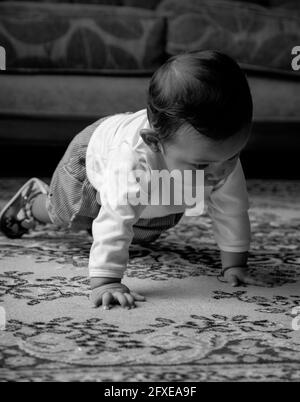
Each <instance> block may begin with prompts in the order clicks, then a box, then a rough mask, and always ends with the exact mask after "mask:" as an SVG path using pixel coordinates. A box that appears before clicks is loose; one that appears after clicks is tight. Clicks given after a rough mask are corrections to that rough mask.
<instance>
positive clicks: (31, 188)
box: [0, 178, 49, 239]
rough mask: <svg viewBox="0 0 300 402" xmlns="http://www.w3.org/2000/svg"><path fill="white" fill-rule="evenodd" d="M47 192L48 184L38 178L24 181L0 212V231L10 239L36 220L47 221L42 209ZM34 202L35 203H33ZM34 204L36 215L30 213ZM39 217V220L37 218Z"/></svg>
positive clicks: (30, 226)
mask: <svg viewBox="0 0 300 402" xmlns="http://www.w3.org/2000/svg"><path fill="white" fill-rule="evenodd" d="M48 192H49V188H48V185H47V184H46V183H44V182H42V181H41V180H39V179H36V178H33V179H31V180H29V181H28V182H27V183H25V184H24V185H23V186H22V187H21V188H20V189H19V190H18V191H17V193H16V194H15V195H14V196H13V197H12V198H11V200H10V201H9V202H8V203H7V204H6V205H5V207H4V208H3V210H2V211H1V213H0V228H1V231H2V232H3V233H4V234H5V235H6V236H7V237H10V238H12V239H16V238H20V237H22V236H23V235H24V234H26V233H28V231H29V229H32V228H33V227H34V226H35V225H36V223H37V220H38V221H41V222H45V223H46V222H49V220H48V218H49V217H48V218H47V215H46V214H45V211H44V209H43V205H44V206H46V203H45V202H44V201H45V199H46V198H47V194H48ZM35 204H36V205H35ZM33 205H35V210H36V213H37V217H35V216H33V214H32V207H33ZM39 218H41V220H39Z"/></svg>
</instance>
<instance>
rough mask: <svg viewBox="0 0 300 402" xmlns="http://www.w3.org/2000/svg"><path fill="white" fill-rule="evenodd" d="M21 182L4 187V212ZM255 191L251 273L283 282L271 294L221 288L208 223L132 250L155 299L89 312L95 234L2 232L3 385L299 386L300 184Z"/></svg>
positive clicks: (203, 220)
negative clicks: (18, 236) (15, 235)
mask: <svg viewBox="0 0 300 402" xmlns="http://www.w3.org/2000/svg"><path fill="white" fill-rule="evenodd" d="M17 184H19V182H15V183H14V184H13V185H12V187H11V186H10V185H8V184H7V182H5V183H3V182H1V181H0V189H1V190H2V191H1V200H0V204H1V205H3V202H4V201H5V200H7V199H8V198H9V196H11V194H12V192H13V189H14V188H15V187H17ZM248 184H249V192H250V199H252V208H251V214H250V215H251V222H252V228H253V245H252V249H251V254H250V260H249V265H250V267H251V271H252V272H253V273H256V274H260V275H263V276H265V277H268V278H271V279H272V284H271V285H269V286H268V287H265V288H263V287H246V286H243V287H239V288H231V287H230V286H229V285H227V284H224V283H222V281H221V278H220V277H219V274H220V261H219V254H218V250H217V247H216V245H215V243H214V239H213V237H212V235H211V222H210V220H209V218H208V217H207V216H206V215H205V216H202V217H199V218H187V217H184V218H183V219H182V221H181V222H180V223H179V224H178V225H177V226H176V227H175V228H173V229H171V230H169V231H168V232H166V233H165V234H163V235H162V236H161V238H160V239H158V240H157V241H156V242H154V243H152V244H149V245H143V246H141V245H134V246H132V247H131V250H130V262H129V265H128V269H127V272H126V277H125V279H126V281H127V282H126V283H130V284H131V283H132V285H133V288H136V287H138V286H144V290H147V291H148V295H147V296H146V297H147V299H148V300H149V301H148V302H147V303H146V304H144V303H140V304H139V305H138V308H136V309H134V310H130V311H127V312H126V311H123V310H122V309H121V308H120V307H114V308H113V309H112V310H111V311H109V312H106V313H105V312H104V311H103V310H102V309H93V308H92V307H91V305H90V302H89V281H88V277H87V264H88V257H89V249H90V246H91V241H92V238H91V236H89V234H88V233H86V232H84V231H81V232H78V233H73V232H68V231H63V230H57V229H55V228H54V227H53V226H51V225H49V226H47V228H46V230H43V228H41V227H39V228H37V230H36V231H35V232H33V233H31V234H30V235H27V236H25V238H24V239H22V240H10V239H6V238H5V237H4V236H2V235H0V306H4V307H5V309H6V310H7V322H6V328H5V330H2V331H0V380H2V381H108V382H109V381H155V382H159V381H229V380H230V381H245V380H247V381H248V380H252V381H279V380H282V381H299V379H300V368H299V360H300V331H297V330H295V329H294V328H293V326H292V322H293V320H295V319H296V318H295V314H294V310H293V309H295V308H297V307H299V306H300V292H299V281H300V247H299V242H300V236H299V233H300V217H299V210H298V208H299V204H298V200H299V196H300V191H299V192H298V191H296V190H295V189H298V190H300V186H299V183H296V182H295V186H294V187H293V191H294V193H293V197H288V194H289V189H291V183H290V182H287V183H284V182H282V183H280V185H278V183H277V184H276V185H275V186H274V185H271V184H270V183H269V182H259V183H257V182H254V181H251V182H249V183H248ZM274 188H275V191H273V190H272V189H274ZM3 189H5V191H3ZM287 198H289V200H288V202H287ZM293 202H294V204H293ZM266 205H267V206H266ZM282 205H286V207H285V208H282ZM280 208H281V209H280ZM198 285H199V296H198V295H197V293H196V295H195V294H193V289H194V290H195V289H196V290H197V286H198ZM193 286H194V287H193ZM172 289H177V290H176V291H175V290H174V293H172ZM180 289H183V291H182V293H180ZM151 292H153V293H151ZM177 292H178V294H177ZM141 293H143V292H142V290H141ZM155 295H156V297H155ZM299 312H300V309H299Z"/></svg>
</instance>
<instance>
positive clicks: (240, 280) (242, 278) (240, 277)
mask: <svg viewBox="0 0 300 402" xmlns="http://www.w3.org/2000/svg"><path fill="white" fill-rule="evenodd" d="M224 279H225V280H226V282H229V283H230V284H231V285H232V286H234V287H236V286H239V285H243V284H244V285H254V286H270V285H272V282H271V280H270V279H269V280H268V279H266V278H265V277H262V276H261V277H254V276H252V275H250V274H249V272H248V269H247V268H246V267H233V268H228V269H226V271H225V272H224Z"/></svg>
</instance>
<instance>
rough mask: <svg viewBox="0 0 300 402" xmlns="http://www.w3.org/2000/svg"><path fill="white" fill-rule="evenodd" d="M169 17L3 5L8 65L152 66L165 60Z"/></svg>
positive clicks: (1, 31) (0, 25) (1, 40)
mask: <svg viewBox="0 0 300 402" xmlns="http://www.w3.org/2000/svg"><path fill="white" fill-rule="evenodd" d="M165 31H166V30H165V20H164V19H163V18H162V17H159V16H157V15H156V14H155V13H154V12H153V11H151V10H142V9H134V8H131V7H110V6H94V5H82V4H37V3H27V2H25V3H20V2H19V3H17V2H16V3H14V2H8V3H5V2H4V3H0V44H1V45H2V46H4V47H5V48H6V52H7V68H8V69H12V68H39V69H42V68H51V69H61V68H65V69H73V70H76V69H149V70H153V69H155V68H157V67H158V66H159V65H160V64H161V62H162V61H164V59H165V34H166V32H165Z"/></svg>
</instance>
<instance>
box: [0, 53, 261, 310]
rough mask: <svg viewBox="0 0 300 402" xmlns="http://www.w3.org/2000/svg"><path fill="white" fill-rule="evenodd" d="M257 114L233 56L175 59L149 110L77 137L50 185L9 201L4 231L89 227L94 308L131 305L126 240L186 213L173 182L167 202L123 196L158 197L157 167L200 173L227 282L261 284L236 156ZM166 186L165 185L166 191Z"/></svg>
mask: <svg viewBox="0 0 300 402" xmlns="http://www.w3.org/2000/svg"><path fill="white" fill-rule="evenodd" d="M252 111H253V105H252V97H251V93H250V90H249V85H248V83H247V80H246V77H245V75H244V74H243V72H242V70H241V69H240V67H239V66H238V64H237V63H236V62H235V61H234V60H232V59H231V58H230V57H228V56H226V55H224V54H222V53H220V52H215V51H199V52H187V53H183V54H180V55H178V56H175V57H172V58H170V59H169V60H168V61H167V62H166V63H165V64H164V65H162V66H161V67H160V68H159V69H158V70H157V72H156V73H155V74H154V75H153V77H152V79H151V82H150V86H149V91H148V102H147V108H146V109H143V110H140V111H138V112H136V113H132V112H126V113H120V114H115V115H112V116H106V117H104V118H102V119H100V120H98V121H97V122H96V123H94V124H92V125H91V126H89V127H87V128H86V129H85V130H83V131H82V132H81V133H79V134H78V135H77V136H76V137H75V138H74V139H73V141H72V142H71V144H70V145H69V147H68V149H67V151H66V153H65V155H64V156H63V158H62V160H61V161H60V163H59V164H58V166H57V168H56V170H55V172H54V175H53V177H52V180H51V184H50V187H48V186H47V185H46V184H45V183H43V182H42V181H41V180H38V179H36V178H33V179H31V180H29V181H28V182H27V183H26V184H25V185H24V186H23V187H22V188H21V189H20V190H19V191H18V192H17V193H16V195H15V196H14V197H13V198H12V199H11V200H10V201H9V202H8V204H7V205H6V206H5V207H4V209H3V210H2V212H1V216H0V224H1V230H2V231H3V232H4V233H5V234H6V235H7V236H8V237H10V238H19V237H21V236H22V235H24V234H26V233H28V231H29V230H30V229H31V228H33V227H34V226H35V224H36V223H37V222H38V223H45V224H46V223H53V224H56V225H58V226H63V227H68V228H73V229H75V228H76V229H78V228H81V229H82V228H87V229H90V230H91V231H92V235H93V244H92V247H91V251H90V258H89V276H90V285H91V300H92V302H93V304H94V305H95V306H100V305H102V306H103V308H105V309H109V308H110V307H111V306H112V305H113V304H120V305H121V306H122V307H124V308H132V307H135V306H136V304H135V302H136V301H144V300H145V298H144V297H143V296H141V295H139V294H137V293H134V292H132V291H131V290H130V289H128V287H127V286H125V285H124V284H123V283H122V282H121V280H122V277H123V275H124V271H125V270H126V264H127V261H128V257H129V247H130V244H131V243H133V242H142V243H145V242H150V241H153V240H155V239H157V238H158V237H159V235H160V234H161V233H162V232H163V231H165V230H167V229H169V228H171V227H173V226H174V225H176V224H177V223H178V222H179V220H180V218H181V217H182V215H183V214H184V212H185V211H187V210H188V208H187V205H186V204H185V203H184V202H182V203H181V204H178V203H177V202H175V198H176V194H174V191H175V190H174V188H173V187H172V188H171V186H170V187H169V188H170V192H171V194H170V202H169V204H168V205H165V203H163V202H160V203H157V204H155V205H152V204H151V203H150V204H148V205H144V204H146V203H144V204H143V203H138V202H127V203H126V202H122V200H124V199H125V200H126V199H127V200H129V198H128V193H132V194H134V193H136V192H140V194H143V195H144V196H145V194H146V196H147V195H148V196H149V195H150V193H151V192H152V193H155V192H157V191H159V188H154V187H153V188H151V189H149V186H146V184H148V178H149V173H151V172H153V171H158V172H161V171H168V172H170V173H172V172H173V171H177V172H182V173H184V172H185V171H190V172H192V173H195V172H197V171H204V189H205V191H204V193H205V204H206V207H207V212H208V214H209V215H210V217H211V219H212V223H213V232H214V237H215V240H216V243H217V245H218V247H219V249H220V254H221V261H222V275H223V276H224V280H225V281H228V282H230V283H231V284H232V285H233V286H237V285H239V284H243V283H248V284H257V280H256V279H254V278H253V277H251V276H250V275H249V274H248V272H247V254H248V250H249V244H250V224H249V217H248V208H249V205H248V196H247V189H246V183H245V178H244V174H243V170H242V166H241V163H240V160H239V155H240V152H241V151H242V149H243V148H244V147H245V145H246V144H247V141H248V139H249V136H250V131H251V124H252ZM125 171H126V172H132V173H133V174H135V173H134V172H136V171H142V172H145V179H144V180H142V179H141V180H136V181H131V184H128V183H123V184H128V185H127V186H126V185H124V186H123V185H120V180H119V181H118V180H117V178H118V177H124V176H121V175H122V174H124V172H125ZM128 177H129V176H128ZM192 177H194V176H192ZM193 183H194V182H193ZM121 184H122V183H121ZM169 184H170V183H166V182H164V180H162V183H161V185H162V187H164V186H169ZM193 185H194V184H193ZM123 187H124V188H123ZM202 188H203V187H202ZM124 197H125V198H124ZM126 197H127V198H126Z"/></svg>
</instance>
